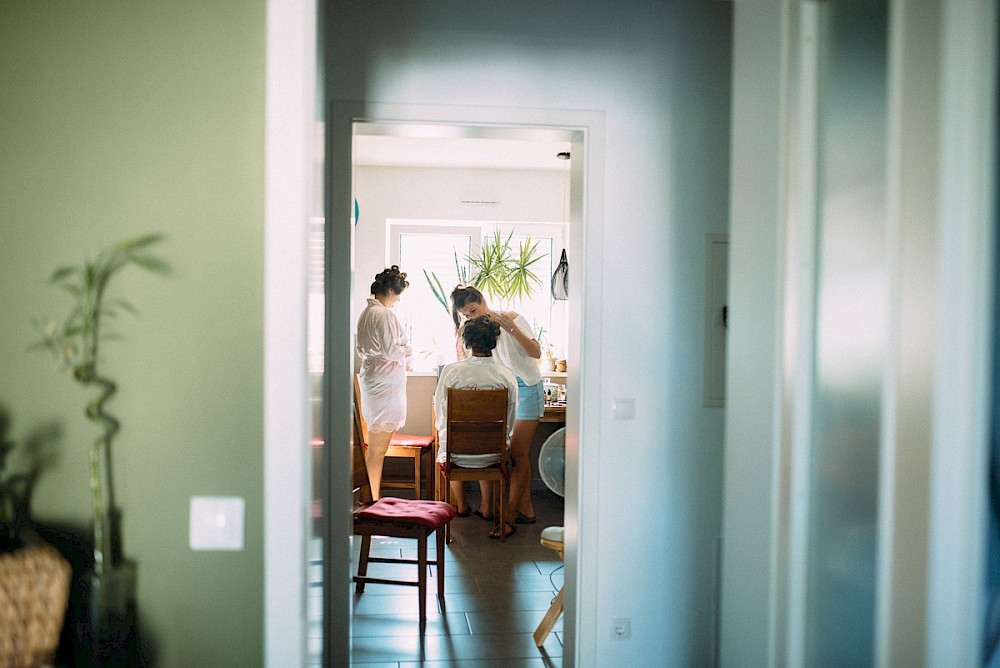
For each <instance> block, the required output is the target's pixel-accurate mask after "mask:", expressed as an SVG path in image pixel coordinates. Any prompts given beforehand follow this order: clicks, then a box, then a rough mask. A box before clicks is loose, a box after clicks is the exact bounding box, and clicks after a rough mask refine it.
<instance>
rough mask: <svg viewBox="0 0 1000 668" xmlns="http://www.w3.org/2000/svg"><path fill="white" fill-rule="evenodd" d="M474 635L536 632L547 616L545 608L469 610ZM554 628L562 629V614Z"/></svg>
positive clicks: (470, 625) (470, 624)
mask: <svg viewBox="0 0 1000 668" xmlns="http://www.w3.org/2000/svg"><path fill="white" fill-rule="evenodd" d="M465 616H466V617H467V618H468V620H469V628H470V629H471V630H472V633H473V635H482V634H492V633H532V634H533V633H534V632H535V629H537V628H538V624H539V623H540V622H541V621H542V618H543V617H544V616H545V610H522V611H518V612H514V613H511V612H509V611H506V610H505V611H493V612H490V611H486V612H467V613H465ZM553 630H554V631H555V630H559V631H562V616H560V617H559V620H558V621H557V622H556V625H555V627H553Z"/></svg>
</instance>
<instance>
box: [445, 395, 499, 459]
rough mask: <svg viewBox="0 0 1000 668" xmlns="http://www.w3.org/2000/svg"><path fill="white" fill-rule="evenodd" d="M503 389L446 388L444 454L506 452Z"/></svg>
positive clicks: (449, 456)
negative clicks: (446, 406)
mask: <svg viewBox="0 0 1000 668" xmlns="http://www.w3.org/2000/svg"><path fill="white" fill-rule="evenodd" d="M507 401H508V397H507V390H505V389H499V390H463V389H458V388H454V387H452V388H448V423H447V432H446V433H447V438H448V458H449V459H450V458H451V455H452V454H460V455H493V454H496V455H500V456H503V455H504V454H505V453H506V452H507Z"/></svg>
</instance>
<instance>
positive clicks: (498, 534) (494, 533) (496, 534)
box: [490, 522, 517, 540]
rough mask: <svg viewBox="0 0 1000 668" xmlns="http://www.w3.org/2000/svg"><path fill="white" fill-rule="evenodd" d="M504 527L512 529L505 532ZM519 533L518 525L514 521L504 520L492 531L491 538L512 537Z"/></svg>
mask: <svg viewBox="0 0 1000 668" xmlns="http://www.w3.org/2000/svg"><path fill="white" fill-rule="evenodd" d="M504 528H507V529H510V531H508V532H506V534H505V533H504ZM516 533H517V527H516V526H514V523H513V522H504V523H503V524H501V525H500V526H499V527H497V528H496V529H494V530H493V531H491V532H490V538H493V539H494V540H500V539H501V538H510V537H511V536H513V535H514V534H516Z"/></svg>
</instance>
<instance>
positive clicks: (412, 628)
mask: <svg viewBox="0 0 1000 668" xmlns="http://www.w3.org/2000/svg"><path fill="white" fill-rule="evenodd" d="M428 603H430V602H429V601H428ZM432 612H433V613H434V614H431V613H432ZM351 623H352V626H351V633H352V634H353V637H355V638H376V637H383V636H419V635H420V618H419V616H418V615H416V614H411V615H398V614H391V615H354V618H353V620H352V622H351ZM469 633H470V629H469V621H468V618H467V617H466V616H465V613H462V612H456V613H449V614H445V615H441V614H438V613H437V609H436V608H435V610H433V611H432V610H430V609H429V607H428V614H427V628H426V629H425V631H424V635H425V636H440V635H468V634H469Z"/></svg>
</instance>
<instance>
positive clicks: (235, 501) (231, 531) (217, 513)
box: [189, 496, 246, 550]
mask: <svg viewBox="0 0 1000 668" xmlns="http://www.w3.org/2000/svg"><path fill="white" fill-rule="evenodd" d="M245 510H246V500H245V499H243V498H242V497H239V496H192V497H191V509H190V535H189V541H190V544H191V549H192V550H242V549H243V515H244V512H245Z"/></svg>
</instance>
